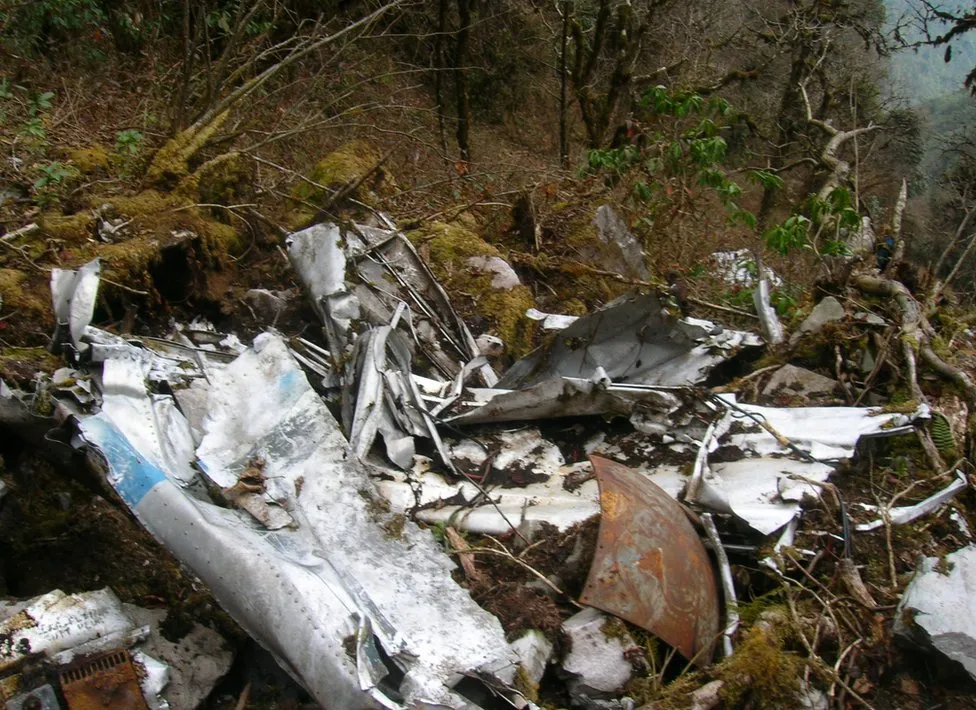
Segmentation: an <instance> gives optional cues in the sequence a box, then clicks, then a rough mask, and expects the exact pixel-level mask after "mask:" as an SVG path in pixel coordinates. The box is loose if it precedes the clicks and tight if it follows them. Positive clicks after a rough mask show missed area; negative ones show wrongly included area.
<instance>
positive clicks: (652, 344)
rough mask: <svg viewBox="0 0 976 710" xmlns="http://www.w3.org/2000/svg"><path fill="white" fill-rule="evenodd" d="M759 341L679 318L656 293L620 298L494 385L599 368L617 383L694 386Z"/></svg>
mask: <svg viewBox="0 0 976 710" xmlns="http://www.w3.org/2000/svg"><path fill="white" fill-rule="evenodd" d="M760 342H761V341H760V340H759V338H758V336H756V335H753V334H751V333H745V332H740V331H734V330H723V329H722V328H721V327H719V326H716V325H715V324H714V323H710V322H709V321H703V320H698V319H694V318H686V319H682V320H678V319H676V318H674V317H673V316H670V315H668V314H667V313H666V312H665V311H664V309H663V306H662V304H661V301H660V300H659V299H658V298H657V297H656V296H654V295H650V294H648V295H629V296H622V297H620V298H618V299H616V300H615V301H613V302H612V303H610V304H608V305H607V306H606V307H604V308H603V309H601V310H599V311H596V312H595V313H591V314H589V315H586V316H583V317H581V318H580V319H579V320H577V321H576V322H575V323H573V324H572V325H571V326H569V327H568V328H566V329H565V330H562V331H560V332H559V334H558V335H557V336H555V337H554V338H553V339H552V341H551V342H550V343H549V345H548V346H546V347H543V348H540V349H539V350H536V351H535V352H533V353H531V354H530V355H527V356H526V357H524V358H522V359H521V360H519V361H518V362H516V363H515V364H514V365H512V367H511V368H510V369H509V370H508V372H506V373H505V375H504V377H502V378H501V379H500V380H499V381H498V384H497V385H496V387H498V388H500V389H524V388H526V387H531V386H532V385H536V384H539V383H540V382H543V381H545V380H548V379H554V378H557V377H575V378H580V379H591V378H592V377H593V375H594V373H595V372H596V369H597V368H598V367H600V368H603V371H604V372H605V373H606V375H607V377H609V379H611V380H612V381H613V382H614V383H619V384H640V385H690V384H696V383H698V382H701V381H702V380H704V379H705V377H707V375H708V372H709V371H710V370H711V369H712V368H713V367H714V366H715V365H717V364H718V363H720V362H722V361H724V360H727V359H728V358H729V357H731V356H732V355H734V354H735V353H736V352H738V351H739V350H740V349H741V348H742V347H744V346H750V345H752V346H758V345H759V344H760Z"/></svg>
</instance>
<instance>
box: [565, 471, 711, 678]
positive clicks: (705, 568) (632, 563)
mask: <svg viewBox="0 0 976 710" xmlns="http://www.w3.org/2000/svg"><path fill="white" fill-rule="evenodd" d="M590 461H591V462H592V463H593V469H594V471H595V472H596V476H597V480H598V481H599V482H600V509H601V511H602V515H601V517H600V533H599V538H598V540H597V548H596V555H595V556H594V559H593V565H592V567H591V568H590V574H589V576H588V577H587V580H586V586H585V587H584V589H583V593H582V595H580V601H581V602H583V603H584V604H588V605H590V606H594V607H596V608H597V609H602V610H604V611H607V612H609V613H611V614H614V615H615V616H619V617H620V618H622V619H626V620H627V621H629V622H631V623H632V624H636V625H637V626H640V627H641V628H643V629H647V630H648V631H650V632H651V633H652V634H654V635H655V636H657V637H659V638H660V639H661V640H662V641H664V642H665V643H667V644H669V645H671V646H673V647H674V648H676V649H677V650H678V652H679V653H680V654H681V655H682V656H684V657H685V658H687V659H688V660H690V661H692V662H694V663H697V664H699V665H707V664H708V662H709V661H710V660H711V655H712V647H713V645H714V643H715V641H716V639H717V638H718V636H719V631H720V629H719V596H718V584H717V582H716V579H715V570H714V568H713V567H712V563H711V560H709V557H708V552H707V551H706V550H705V546H704V545H703V544H702V542H701V540H700V539H699V537H698V535H697V533H695V529H694V528H693V527H692V526H691V523H690V522H689V521H688V517H687V515H686V514H685V512H684V510H682V508H681V506H680V505H678V503H677V502H675V500H674V499H673V498H671V497H670V496H669V495H668V494H667V493H665V492H664V491H663V490H661V489H660V488H658V487H657V486H656V485H654V484H653V483H651V482H650V481H649V480H648V479H647V478H645V477H643V476H641V475H640V474H637V473H635V472H634V471H633V470H631V469H629V468H627V467H626V466H622V465H621V464H618V463H615V462H613V461H609V460H608V459H604V458H602V457H600V456H591V457H590Z"/></svg>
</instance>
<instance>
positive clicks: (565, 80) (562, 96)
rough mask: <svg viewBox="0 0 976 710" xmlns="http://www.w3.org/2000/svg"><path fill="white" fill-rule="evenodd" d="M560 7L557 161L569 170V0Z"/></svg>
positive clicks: (570, 9) (570, 4)
mask: <svg viewBox="0 0 976 710" xmlns="http://www.w3.org/2000/svg"><path fill="white" fill-rule="evenodd" d="M562 9H563V22H562V33H561V35H560V38H559V163H560V165H562V166H563V170H569V116H568V114H569V76H568V74H569V70H568V68H567V61H568V60H567V56H566V53H567V48H568V46H569V16H570V12H571V11H572V3H571V1H570V0H562Z"/></svg>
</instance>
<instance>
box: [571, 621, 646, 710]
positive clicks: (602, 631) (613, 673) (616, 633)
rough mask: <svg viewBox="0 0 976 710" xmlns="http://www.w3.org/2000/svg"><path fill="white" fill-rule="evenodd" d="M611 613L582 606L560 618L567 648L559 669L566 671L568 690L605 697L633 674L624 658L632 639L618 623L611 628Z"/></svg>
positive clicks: (591, 696)
mask: <svg viewBox="0 0 976 710" xmlns="http://www.w3.org/2000/svg"><path fill="white" fill-rule="evenodd" d="M612 626H613V621H612V619H611V617H609V616H606V615H605V614H602V613H601V612H599V611H597V610H596V609H592V608H590V609H583V610H582V611H580V612H578V613H577V614H575V615H573V616H571V617H570V618H568V619H567V620H566V621H564V622H563V633H564V634H566V636H567V638H568V640H569V648H570V651H569V653H568V654H567V655H566V657H565V658H563V662H562V669H563V670H564V671H565V672H566V673H568V674H570V676H571V677H572V680H570V683H569V686H570V694H571V695H574V696H582V697H584V698H603V699H609V698H613V697H614V696H616V695H619V694H620V691H622V690H623V689H624V686H626V685H627V682H628V681H629V680H630V679H631V677H632V676H633V674H634V669H633V666H631V664H630V661H629V660H627V656H626V654H627V651H628V649H630V648H632V647H633V646H634V639H633V638H631V636H630V634H629V633H627V631H626V630H624V629H623V628H622V627H620V628H611V627H612Z"/></svg>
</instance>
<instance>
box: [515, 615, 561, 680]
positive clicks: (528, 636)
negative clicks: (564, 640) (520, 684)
mask: <svg viewBox="0 0 976 710" xmlns="http://www.w3.org/2000/svg"><path fill="white" fill-rule="evenodd" d="M512 650H513V651H515V655H517V656H518V659H519V663H520V664H521V665H522V668H523V669H524V671H525V674H526V676H527V677H528V679H529V680H531V681H532V682H533V683H534V684H536V685H538V684H539V681H540V680H542V676H543V674H544V673H545V672H546V665H547V664H548V663H549V659H550V658H551V657H552V651H553V646H552V643H551V642H550V641H549V639H547V638H546V636H545V634H543V633H542V632H541V631H537V630H535V629H530V630H529V631H526V632H525V634H524V635H523V636H520V637H519V638H517V639H516V640H515V641H513V642H512Z"/></svg>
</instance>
